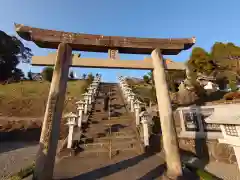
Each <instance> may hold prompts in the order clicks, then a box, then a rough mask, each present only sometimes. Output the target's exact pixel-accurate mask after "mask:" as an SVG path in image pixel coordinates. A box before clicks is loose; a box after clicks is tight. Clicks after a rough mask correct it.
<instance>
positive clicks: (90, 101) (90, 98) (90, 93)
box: [87, 86, 94, 104]
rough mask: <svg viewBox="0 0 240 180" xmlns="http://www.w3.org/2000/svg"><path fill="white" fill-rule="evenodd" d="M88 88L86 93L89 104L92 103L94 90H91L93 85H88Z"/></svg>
mask: <svg viewBox="0 0 240 180" xmlns="http://www.w3.org/2000/svg"><path fill="white" fill-rule="evenodd" d="M87 89H88V93H89V96H90V97H89V104H92V103H93V102H94V91H93V87H91V86H90V87H89V88H87Z"/></svg>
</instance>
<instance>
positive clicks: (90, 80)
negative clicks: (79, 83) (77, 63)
mask: <svg viewBox="0 0 240 180" xmlns="http://www.w3.org/2000/svg"><path fill="white" fill-rule="evenodd" d="M87 80H88V82H89V84H91V83H92V82H93V80H94V76H93V74H92V73H89V74H88V75H87Z"/></svg>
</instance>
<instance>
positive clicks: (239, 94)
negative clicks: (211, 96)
mask: <svg viewBox="0 0 240 180" xmlns="http://www.w3.org/2000/svg"><path fill="white" fill-rule="evenodd" d="M223 99H225V100H233V99H240V92H237V91H236V92H229V93H227V94H225V95H224V96H223Z"/></svg>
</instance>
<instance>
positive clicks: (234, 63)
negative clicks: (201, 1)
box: [210, 42, 240, 90]
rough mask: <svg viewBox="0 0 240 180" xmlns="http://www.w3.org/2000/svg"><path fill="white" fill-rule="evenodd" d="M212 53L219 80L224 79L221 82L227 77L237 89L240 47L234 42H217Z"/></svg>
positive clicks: (239, 71) (239, 70)
mask: <svg viewBox="0 0 240 180" xmlns="http://www.w3.org/2000/svg"><path fill="white" fill-rule="evenodd" d="M210 55H211V59H213V60H214V61H215V63H216V64H217V72H216V73H215V74H216V75H215V76H216V78H217V79H218V80H220V79H222V80H221V81H220V82H223V80H225V79H227V81H228V82H229V85H230V86H231V87H232V88H231V89H232V90H235V89H236V84H237V80H238V79H239V74H240V47H238V46H235V45H234V44H233V43H227V44H224V43H221V42H216V43H215V44H214V45H213V47H212V49H211V53H210ZM225 82H226V80H225Z"/></svg>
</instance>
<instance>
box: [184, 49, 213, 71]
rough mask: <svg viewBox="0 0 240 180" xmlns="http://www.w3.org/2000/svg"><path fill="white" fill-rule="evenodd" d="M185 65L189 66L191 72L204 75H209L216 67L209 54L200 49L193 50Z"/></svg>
mask: <svg viewBox="0 0 240 180" xmlns="http://www.w3.org/2000/svg"><path fill="white" fill-rule="evenodd" d="M187 65H188V66H191V71H193V72H195V73H201V74H205V75H209V74H211V73H212V72H213V71H214V70H215V69H216V67H217V65H216V63H215V62H214V61H213V60H212V58H211V56H210V54H209V53H208V52H206V51H205V50H204V49H202V48H200V47H195V48H193V50H192V53H191V55H190V59H189V60H188V62H187Z"/></svg>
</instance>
